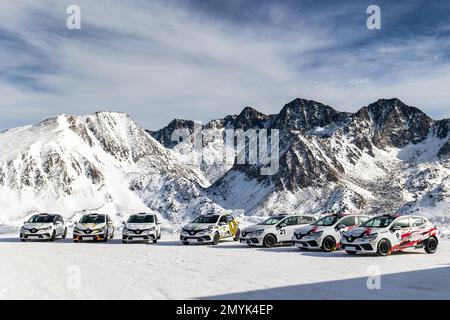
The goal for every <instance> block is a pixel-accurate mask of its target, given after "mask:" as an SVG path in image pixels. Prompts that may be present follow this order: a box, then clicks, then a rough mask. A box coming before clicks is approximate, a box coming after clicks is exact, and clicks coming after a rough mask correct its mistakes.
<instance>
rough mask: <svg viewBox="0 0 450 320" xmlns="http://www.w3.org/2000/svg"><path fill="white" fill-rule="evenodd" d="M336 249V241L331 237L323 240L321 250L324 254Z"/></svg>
mask: <svg viewBox="0 0 450 320" xmlns="http://www.w3.org/2000/svg"><path fill="white" fill-rule="evenodd" d="M335 249H336V240H334V238H333V237H331V236H328V237H325V239H323V242H322V250H323V251H325V252H331V251H333V250H335Z"/></svg>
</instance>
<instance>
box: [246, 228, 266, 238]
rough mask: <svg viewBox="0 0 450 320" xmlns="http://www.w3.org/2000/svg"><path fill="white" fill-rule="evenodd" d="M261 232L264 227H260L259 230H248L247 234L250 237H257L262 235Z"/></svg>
mask: <svg viewBox="0 0 450 320" xmlns="http://www.w3.org/2000/svg"><path fill="white" fill-rule="evenodd" d="M263 232H264V229H261V230H256V231H252V232H249V233H248V234H249V235H250V236H251V237H257V236H260V235H262V234H263Z"/></svg>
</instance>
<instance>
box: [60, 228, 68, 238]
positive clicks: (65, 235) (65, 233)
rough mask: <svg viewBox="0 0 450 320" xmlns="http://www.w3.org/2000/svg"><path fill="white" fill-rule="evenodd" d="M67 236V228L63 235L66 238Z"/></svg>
mask: <svg viewBox="0 0 450 320" xmlns="http://www.w3.org/2000/svg"><path fill="white" fill-rule="evenodd" d="M66 237H67V228H65V229H64V233H63V235H62V237H61V238H62V239H65V238H66Z"/></svg>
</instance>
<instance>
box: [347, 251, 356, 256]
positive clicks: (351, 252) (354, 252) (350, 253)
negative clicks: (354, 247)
mask: <svg viewBox="0 0 450 320" xmlns="http://www.w3.org/2000/svg"><path fill="white" fill-rule="evenodd" d="M345 252H347V254H349V255H351V256H356V251H347V250H345Z"/></svg>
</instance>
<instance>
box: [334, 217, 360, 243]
mask: <svg viewBox="0 0 450 320" xmlns="http://www.w3.org/2000/svg"><path fill="white" fill-rule="evenodd" d="M340 225H343V228H341V229H339V230H338V232H339V235H340V237H342V235H343V234H344V232H346V231H349V230H351V229H353V228H354V227H355V226H356V225H357V220H356V217H355V216H348V217H343V218H342V219H341V220H340V221H339V222H338V223H337V224H336V227H338V226H340ZM340 237H338V238H339V239H336V241H339V240H340V239H341V238H340Z"/></svg>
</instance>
